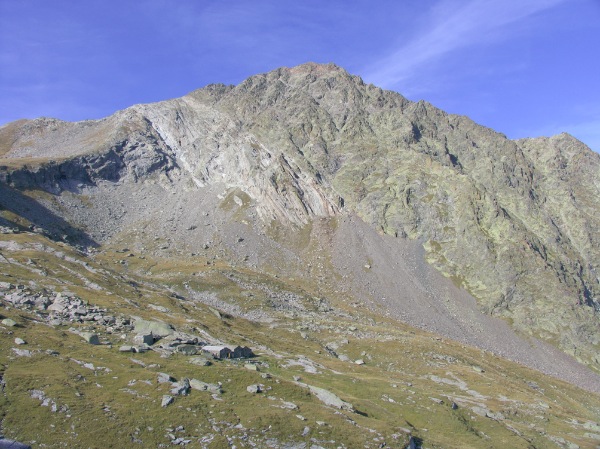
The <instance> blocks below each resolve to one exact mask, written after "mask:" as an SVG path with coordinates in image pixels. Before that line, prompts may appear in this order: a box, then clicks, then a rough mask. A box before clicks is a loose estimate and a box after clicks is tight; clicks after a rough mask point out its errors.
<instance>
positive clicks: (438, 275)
mask: <svg viewBox="0 0 600 449" xmlns="http://www.w3.org/2000/svg"><path fill="white" fill-rule="evenodd" d="M599 198H600V156H598V154H596V153H594V152H592V151H591V150H590V149H589V148H588V147H586V146H585V145H584V144H583V143H581V142H579V141H578V140H576V139H575V138H573V137H571V136H570V135H568V134H561V135H558V136H554V137H550V138H532V139H522V140H517V141H514V140H510V139H508V138H507V137H506V136H504V135H502V134H499V133H497V132H495V131H493V130H491V129H489V128H485V127H483V126H480V125H478V124H476V123H474V122H473V121H471V120H470V119H468V118H467V117H464V116H457V115H452V114H447V113H445V112H444V111H441V110H439V109H437V108H436V107H434V106H432V105H431V104H429V103H426V102H424V101H419V102H412V101H409V100H407V99H406V98H404V97H403V96H402V95H400V94H398V93H395V92H391V91H385V90H382V89H380V88H378V87H376V86H373V85H367V84H365V83H364V82H363V81H362V80H361V79H360V78H359V77H357V76H353V75H350V74H348V73H347V72H346V71H345V70H344V69H342V68H340V67H337V66H336V65H333V64H327V65H321V64H313V63H308V64H303V65H300V66H297V67H293V68H281V69H278V70H275V71H272V72H269V73H266V74H261V75H256V76H252V77H250V78H248V79H247V80H246V81H244V82H242V83H241V84H239V85H237V86H225V85H209V86H206V87H204V88H202V89H199V90H196V91H194V92H191V93H190V94H188V95H186V96H184V97H182V98H178V99H173V100H168V101H163V102H159V103H154V104H145V105H135V106H132V107H130V108H128V109H125V110H122V111H119V112H117V113H115V114H114V115H112V116H110V117H107V118H104V119H101V120H94V121H83V122H75V123H69V122H64V121H61V120H57V119H51V118H40V119H35V120H20V121H17V122H13V123H9V124H7V125H4V126H2V127H1V128H0V226H1V229H2V234H0V266H1V267H2V270H0V299H1V301H2V306H3V307H2V309H0V314H1V315H2V317H1V318H3V320H2V324H1V325H0V350H1V351H0V358H1V363H2V367H3V368H0V369H2V371H1V375H2V385H3V397H2V398H1V399H0V401H1V402H2V403H3V406H2V410H3V412H2V419H3V420H2V431H3V432H4V435H5V436H6V438H10V439H12V440H17V441H20V442H23V444H25V445H27V444H31V445H32V446H36V445H39V447H64V446H67V447H96V446H94V445H95V444H97V441H100V440H99V438H104V439H105V440H106V441H107V443H106V444H105V446H107V447H168V446H172V445H181V446H188V445H189V447H206V448H217V447H238V448H241V447H272V448H278V447H285V448H298V449H300V448H306V449H308V448H330V447H331V448H338V447H346V448H355V447H368V448H370V447H373V448H375V447H377V448H381V447H420V446H421V447H430V448H437V447H440V448H441V447H524V448H525V447H528V448H530V447H536V448H543V447H562V448H576V447H596V446H597V445H598V444H600V425H599V424H598V421H599V420H600V395H599V394H600V356H599V354H600V352H599V349H600V320H599V315H598V314H599V313H600V299H599V295H600V285H599V282H600V278H599V277H598V273H597V270H598V269H599V268H600V267H599V265H600V237H599V236H598V233H597V230H598V229H599V228H600V200H599ZM17 340H18V341H17ZM17 346H18V347H17ZM236 351H237V352H236ZM234 354H235V356H234ZM2 441H3V440H1V439H0V442H2ZM6 441H8V440H6Z"/></svg>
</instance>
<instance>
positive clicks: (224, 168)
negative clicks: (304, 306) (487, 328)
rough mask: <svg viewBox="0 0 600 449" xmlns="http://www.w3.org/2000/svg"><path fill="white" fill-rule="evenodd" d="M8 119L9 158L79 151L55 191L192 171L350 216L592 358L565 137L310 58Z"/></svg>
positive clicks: (578, 205) (595, 164)
mask: <svg viewBox="0 0 600 449" xmlns="http://www.w3.org/2000/svg"><path fill="white" fill-rule="evenodd" d="M11 127H12V128H11ZM30 128H31V129H30ZM18 129H19V130H21V131H22V133H23V137H18V138H16V139H15V137H14V136H15V135H16V134H15V130H14V125H11V126H10V127H3V128H2V130H0V141H1V142H3V144H2V147H3V148H6V145H7V144H6V143H5V142H10V141H14V143H12V145H11V150H10V151H8V152H7V153H5V154H4V157H5V159H7V158H8V159H9V160H10V162H11V163H15V162H17V161H18V159H19V158H21V157H32V156H35V157H37V158H39V157H42V158H57V157H66V156H68V157H70V158H73V157H76V158H77V157H79V158H81V160H80V161H78V162H76V163H75V167H72V169H70V170H68V169H65V167H68V166H69V164H70V162H68V161H67V162H64V163H63V164H62V165H61V163H60V162H57V164H58V166H59V167H63V168H62V169H61V168H58V171H57V173H55V174H54V175H52V174H50V175H48V176H46V175H42V178H44V180H43V183H45V185H47V186H48V187H49V188H50V185H51V184H54V186H53V187H52V188H54V189H55V190H54V191H55V192H60V191H62V189H63V187H61V183H62V184H66V182H65V179H67V178H68V179H71V180H73V179H74V180H75V182H76V183H79V184H80V185H81V186H84V188H87V187H86V186H93V185H94V183H95V182H97V181H109V182H119V181H120V180H121V179H131V180H132V181H133V182H137V181H138V180H142V181H143V180H144V179H146V178H147V177H149V176H150V177H152V176H153V177H156V178H157V179H158V180H157V182H158V183H159V184H160V185H163V186H166V185H167V184H169V183H170V182H171V178H173V177H189V179H190V180H191V181H192V183H193V184H195V187H194V186H190V187H189V188H192V189H193V188H202V187H204V186H209V185H214V184H215V183H224V185H225V186H226V188H228V189H240V190H241V191H242V192H244V193H245V194H247V195H248V196H249V198H250V199H251V200H252V201H254V202H255V206H256V213H257V216H258V217H259V218H260V219H261V220H262V221H263V222H266V223H268V222H269V221H273V220H276V221H283V222H288V223H291V224H293V225H296V226H304V225H306V224H307V223H308V222H309V221H310V220H312V219H314V218H315V217H332V216H336V215H337V214H339V213H340V211H342V210H348V211H353V212H355V213H357V214H358V216H360V217H361V218H362V219H363V220H364V221H366V222H367V223H369V224H370V225H372V226H374V227H375V228H377V229H379V230H380V231H381V232H383V233H385V234H388V235H393V236H398V237H400V238H402V237H408V238H411V239H417V240H419V241H420V242H422V244H423V246H424V248H425V250H426V256H425V257H426V258H427V260H428V262H429V263H431V264H432V265H433V266H435V267H436V268H437V269H438V270H440V271H441V272H442V273H443V274H444V275H446V276H449V277H451V278H452V279H454V281H455V282H456V283H457V285H460V286H462V287H464V288H466V289H467V290H468V291H469V292H470V293H471V294H473V295H474V296H475V297H476V298H477V299H478V300H479V303H480V305H481V307H482V308H483V310H485V311H486V312H487V313H491V314H494V315H498V316H502V317H504V318H507V319H509V320H511V321H512V322H513V325H514V326H515V328H516V329H517V330H519V331H520V332H524V333H526V334H530V335H536V336H538V337H542V338H544V339H547V340H549V341H552V342H553V343H554V344H557V345H558V346H559V347H561V348H562V349H563V350H564V351H566V352H567V353H569V354H571V355H574V356H575V357H577V358H578V359H579V360H581V361H583V362H586V363H589V364H590V366H592V367H594V368H595V369H596V370H598V367H599V366H600V365H599V364H600V360H598V358H597V345H598V344H599V342H598V340H597V337H596V335H598V330H599V325H598V320H597V316H596V313H597V311H598V309H599V308H600V306H599V304H598V300H597V299H596V298H597V292H598V288H599V287H598V276H597V275H596V274H595V273H596V270H597V261H598V260H599V257H600V252H599V249H598V242H596V239H595V238H594V232H593V230H594V229H595V225H596V224H598V222H599V221H600V216H599V215H598V213H597V212H596V211H597V210H598V209H597V205H596V203H595V201H594V198H595V196H596V193H598V184H597V183H595V182H587V181H586V179H597V178H598V176H599V174H600V159H599V157H598V156H597V155H595V154H594V153H593V152H591V150H589V149H588V148H587V147H585V146H584V145H583V144H582V143H580V142H578V141H576V139H574V138H571V137H568V136H567V135H559V136H555V137H552V138H549V139H545V138H537V139H525V140H518V141H511V140H508V139H506V137H505V136H504V135H502V134H500V133H496V132H495V131H493V130H491V129H489V128H485V127H481V126H479V125H477V124H475V123H474V122H473V121H471V120H470V119H468V118H466V117H464V116H457V115H453V114H447V113H445V112H443V111H441V110H439V109H437V108H435V107H433V106H432V105H430V104H428V103H426V102H423V101H420V102H411V101H409V100H407V99H405V98H404V97H402V96H401V95H400V94H397V93H394V92H390V91H384V90H382V89H380V88H377V87H375V86H373V85H367V84H365V83H364V82H363V81H362V80H361V79H360V78H359V77H356V76H352V75H350V74H348V72H346V71H345V70H343V69H341V68H339V67H337V66H335V65H333V64H327V65H320V64H314V63H308V64H304V65H301V66H298V67H296V68H282V69H277V70H274V71H272V72H268V73H266V74H260V75H255V76H252V77H250V78H248V79H247V80H246V81H244V82H242V83H240V84H239V85H238V86H228V87H227V86H223V85H210V86H207V87H205V88H202V89H199V90H195V91H193V92H191V93H190V94H188V95H186V96H184V97H182V98H179V99H173V100H167V101H165V102H160V103H153V104H146V105H136V106H133V107H130V108H127V109H125V110H122V111H119V112H117V113H116V114H114V115H113V116H110V117H108V118H105V119H101V120H98V121H86V122H77V123H75V124H69V123H67V122H57V121H53V120H47V119H41V121H33V122H26V123H25V124H24V125H19V128H18ZM38 134H39V136H40V137H39V138H38V137H36V136H37V135H38ZM19 139H21V140H19ZM32 142H33V144H32ZM80 162H82V165H83V166H84V167H86V168H85V173H77V172H78V168H77V165H78V164H80ZM545 164H547V165H548V166H549V167H551V168H552V170H546V169H545V168H544V167H545ZM40 170H41V171H44V169H40ZM61 170H63V171H66V173H67V174H65V173H60V172H61ZM578 170H585V173H586V174H587V176H585V177H578V176H577V174H576V173H577V171H578ZM51 171H52V170H50V171H46V172H47V173H50V172H51ZM4 176H5V178H6V179H7V182H8V183H13V184H14V185H16V186H20V187H21V188H24V187H29V188H33V187H34V186H35V185H36V183H38V182H39V180H37V178H36V177H34V178H33V179H35V180H34V181H33V182H30V181H27V177H28V175H26V174H24V172H23V170H22V171H21V172H19V170H18V169H17V170H15V171H13V172H10V171H9V172H8V173H7V174H6V175H4ZM19 179H20V181H19ZM19 183H21V184H19ZM573 187H575V190H573ZM69 188H70V189H71V190H73V188H74V191H75V192H77V191H78V187H76V186H75V187H73V186H70V187H69ZM545 192H551V194H547V195H546V194H545ZM238 199H239V198H238ZM240 201H241V200H240ZM242 203H243V201H242ZM81 224H82V225H84V226H85V227H88V228H90V227H93V223H81ZM564 298H568V300H566V301H565V299H564Z"/></svg>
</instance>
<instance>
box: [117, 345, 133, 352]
mask: <svg viewBox="0 0 600 449" xmlns="http://www.w3.org/2000/svg"><path fill="white" fill-rule="evenodd" d="M119 352H134V349H133V346H129V345H124V346H121V347H120V348H119Z"/></svg>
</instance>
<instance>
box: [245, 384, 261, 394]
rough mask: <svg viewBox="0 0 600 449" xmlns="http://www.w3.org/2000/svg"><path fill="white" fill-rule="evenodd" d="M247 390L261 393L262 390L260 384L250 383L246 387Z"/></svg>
mask: <svg viewBox="0 0 600 449" xmlns="http://www.w3.org/2000/svg"><path fill="white" fill-rule="evenodd" d="M246 391H247V392H248V393H260V392H261V391H262V390H261V389H260V385H257V384H254V385H248V386H247V387H246Z"/></svg>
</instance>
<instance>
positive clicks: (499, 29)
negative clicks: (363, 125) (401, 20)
mask: <svg viewBox="0 0 600 449" xmlns="http://www.w3.org/2000/svg"><path fill="white" fill-rule="evenodd" d="M564 1H565V0H469V1H466V2H465V1H461V0H441V1H440V2H439V3H438V4H437V5H436V6H435V7H434V8H433V9H432V11H431V14H430V17H429V20H428V21H427V22H426V24H425V26H423V27H422V29H421V32H420V33H419V34H418V35H416V36H414V38H413V39H411V40H409V41H407V42H405V43H403V44H401V45H400V46H399V48H397V49H395V50H394V51H393V52H392V53H391V54H390V55H389V56H387V57H385V58H384V59H382V60H380V61H377V62H376V63H375V64H372V65H371V66H370V67H367V68H366V70H364V71H363V78H364V79H365V80H366V81H368V82H372V83H374V84H376V85H379V86H382V87H385V88H393V87H395V86H397V85H398V84H399V83H402V82H405V81H408V80H410V79H411V78H415V77H417V76H418V75H419V74H420V73H421V70H422V69H423V67H424V66H427V65H429V64H432V63H435V62H436V61H438V60H440V59H441V58H442V57H444V56H445V55H447V54H448V53H450V52H452V51H455V50H459V49H463V48H466V47H468V46H470V45H473V44H481V43H486V42H493V41H494V40H499V39H503V38H508V37H510V34H509V33H508V32H507V28H508V27H509V26H510V25H512V24H515V23H517V22H520V21H523V20H524V19H526V18H528V17H530V16H532V15H534V14H536V13H538V12H541V11H543V10H546V9H548V8H551V7H553V6H556V5H558V4H559V3H562V2H564Z"/></svg>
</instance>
